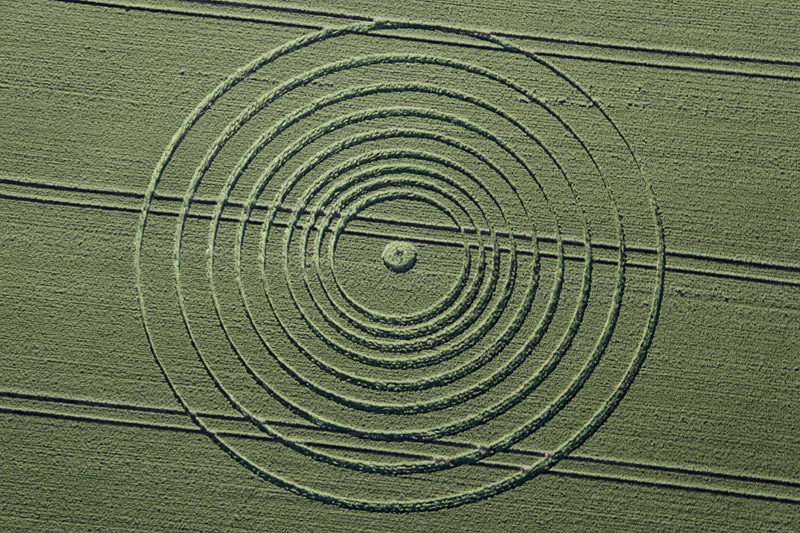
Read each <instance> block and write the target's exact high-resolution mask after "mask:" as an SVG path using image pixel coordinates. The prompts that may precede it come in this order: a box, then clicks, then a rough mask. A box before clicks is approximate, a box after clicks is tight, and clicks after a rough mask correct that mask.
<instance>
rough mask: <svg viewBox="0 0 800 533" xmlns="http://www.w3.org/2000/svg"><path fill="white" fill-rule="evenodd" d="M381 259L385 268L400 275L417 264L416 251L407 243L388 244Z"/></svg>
mask: <svg viewBox="0 0 800 533" xmlns="http://www.w3.org/2000/svg"><path fill="white" fill-rule="evenodd" d="M381 257H383V264H384V265H386V268H388V269H389V270H391V271H392V272H396V273H398V274H400V273H402V272H408V271H409V270H411V269H412V268H414V265H415V264H417V249H416V248H415V247H414V245H413V244H411V243H409V242H390V243H389V244H387V245H386V248H384V249H383V254H382V256H381Z"/></svg>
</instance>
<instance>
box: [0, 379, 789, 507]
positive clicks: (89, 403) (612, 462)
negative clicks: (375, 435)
mask: <svg viewBox="0 0 800 533" xmlns="http://www.w3.org/2000/svg"><path fill="white" fill-rule="evenodd" d="M0 398H10V399H19V400H28V401H36V402H40V403H57V404H64V405H77V406H83V407H97V408H105V409H116V410H122V411H135V412H140V413H148V414H165V415H174V416H181V417H184V416H186V413H185V412H184V411H182V410H180V409H170V408H165V407H153V406H141V405H133V404H124V403H117V402H106V401H98V400H89V399H83V398H69V397H60V396H52V395H43V394H32V393H25V392H19V391H10V390H5V391H2V390H0ZM4 410H20V411H25V410H24V409H19V408H16V407H2V406H0V412H3V411H4ZM28 411H31V412H33V413H46V414H52V415H53V416H66V417H81V418H82V419H83V418H85V419H87V421H92V420H94V419H95V418H99V419H100V420H111V421H117V422H119V423H120V424H122V425H128V424H134V425H142V426H144V427H152V426H155V429H161V428H163V427H164V425H163V424H155V423H148V422H140V421H130V420H119V419H107V418H103V417H93V416H90V415H76V414H67V413H54V412H51V411H37V410H28ZM197 414H198V416H200V417H201V418H208V419H214V420H224V421H231V422H247V420H246V419H245V418H244V417H242V416H240V415H227V414H220V413H197ZM264 422H265V423H267V424H270V425H274V426H279V427H286V428H292V429H300V430H309V431H315V432H319V433H329V434H343V435H348V433H346V432H343V431H336V430H333V429H328V428H322V427H319V426H315V425H312V424H307V423H303V422H288V421H281V420H265V421H264ZM101 423H102V422H101ZM109 423H111V422H109ZM176 427H180V428H181V429H180V430H181V431H193V430H196V431H198V432H199V430H198V429H196V428H185V427H182V426H176ZM219 433H224V432H219ZM237 433H239V434H240V435H241V436H242V437H243V438H266V440H273V439H271V438H270V437H267V436H265V435H257V434H247V433H242V432H237ZM426 443H427V444H434V445H440V446H448V447H454V448H468V449H478V448H480V447H479V446H477V445H473V444H469V443H464V442H459V441H451V440H447V439H435V440H431V441H426ZM306 444H309V443H308V442H307V443H306ZM310 444H314V443H313V442H311V443H310ZM332 446H338V447H340V448H341V449H347V450H350V451H356V452H366V453H371V452H372V451H373V449H372V448H361V447H357V446H347V445H332ZM380 453H383V454H384V455H386V454H390V455H394V454H398V453H402V454H403V455H404V456H405V455H408V454H410V452H408V453H406V452H395V451H389V450H382V451H381V452H380ZM503 453H507V454H510V455H519V456H532V457H545V456H546V454H545V453H544V452H540V451H533V450H521V449H516V448H513V447H512V448H511V449H509V450H507V451H506V452H503ZM398 456H399V455H398ZM418 458H420V459H427V460H430V459H431V458H430V457H428V456H425V455H421V454H420V456H419V457H418ZM564 460H565V461H573V462H580V463H586V464H597V465H603V466H616V467H621V468H631V469H639V470H650V471H657V472H663V473H673V474H685V475H690V476H700V477H707V478H715V479H723V480H729V481H737V482H746V483H759V484H763V485H771V486H780V487H787V488H793V489H800V481H794V480H787V479H776V478H767V477H761V476H752V475H743V474H734V473H729V472H720V471H713V470H699V469H694V468H686V467H678V466H668V465H659V464H654V463H643V462H636V461H623V460H618V459H607V458H600V457H593V456H586V455H580V454H579V453H573V454H570V455H569V456H568V457H566V458H565V459H564ZM477 464H481V463H480V462H479V463H477ZM505 466H506V467H509V469H513V470H519V469H520V467H518V466H515V465H505ZM797 503H800V500H798V501H797Z"/></svg>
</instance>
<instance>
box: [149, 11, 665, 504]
mask: <svg viewBox="0 0 800 533" xmlns="http://www.w3.org/2000/svg"><path fill="white" fill-rule="evenodd" d="M396 28H415V29H420V30H429V31H443V30H442V29H441V28H436V27H430V26H427V25H424V24H400V23H389V22H376V23H365V24H356V25H353V26H348V27H346V28H342V29H337V30H323V31H322V32H319V33H315V34H311V35H309V36H306V37H304V38H301V39H298V40H296V41H293V42H291V43H289V44H288V45H286V46H283V47H280V48H278V49H276V50H275V51H273V53H271V54H268V55H266V56H262V57H261V58H259V59H258V60H256V61H254V62H253V63H251V64H249V65H247V66H246V67H244V68H242V69H240V70H239V71H237V72H236V73H235V74H234V75H232V76H231V77H230V78H228V80H226V81H225V82H223V84H221V85H220V86H219V87H218V88H217V90H215V91H214V92H212V93H211V94H210V95H209V96H208V97H207V98H206V99H205V100H204V101H203V102H202V103H201V104H200V105H199V106H198V108H197V109H196V110H195V113H193V114H192V115H191V116H190V117H189V118H188V119H187V120H186V122H184V125H183V127H182V128H181V129H180V130H179V132H178V133H177V134H176V136H175V137H174V138H173V143H172V144H171V145H170V147H168V148H167V149H166V150H165V152H164V154H163V156H162V158H161V161H160V162H159V165H158V166H157V168H156V170H155V172H154V176H153V180H152V181H151V183H150V185H149V186H148V190H147V192H146V194H145V199H144V204H143V208H142V213H141V217H140V225H139V226H138V227H137V232H136V238H135V247H136V248H135V254H134V267H135V271H136V282H137V290H138V295H139V301H140V308H141V311H142V320H143V324H144V326H145V329H146V332H147V336H148V340H149V341H150V346H151V349H152V352H153V355H154V358H155V359H156V362H157V364H158V366H159V368H160V369H161V370H162V372H163V373H164V376H165V379H166V380H167V382H168V383H169V385H170V387H171V388H172V390H173V393H174V394H175V396H176V399H177V400H178V401H179V403H180V404H181V405H182V406H183V408H184V410H185V411H186V412H187V414H188V415H189V416H190V417H191V418H192V420H194V421H195V423H197V424H198V426H199V427H200V429H201V430H202V431H203V432H205V433H206V434H208V435H209V437H211V438H212V440H214V441H215V442H216V443H217V444H218V445H219V446H220V447H221V448H223V449H224V450H226V451H228V453H232V454H234V456H235V452H233V451H232V450H231V449H230V448H229V447H228V446H227V445H226V444H224V443H222V442H221V441H219V439H218V438H216V437H215V435H214V433H213V432H212V431H210V430H209V429H208V428H207V427H206V426H205V424H204V423H203V422H202V420H200V419H199V418H198V417H197V416H196V415H195V414H194V413H193V411H192V410H191V409H190V408H189V406H188V405H187V404H186V403H185V401H184V400H183V399H182V397H181V396H180V394H179V393H178V392H177V389H176V388H175V386H174V383H173V382H172V380H171V379H170V377H169V374H168V372H167V371H166V368H165V367H164V365H163V364H162V362H161V360H160V359H159V356H158V354H157V353H156V350H155V347H154V345H153V343H152V335H151V331H150V327H149V324H148V319H147V312H146V307H145V303H144V295H143V287H142V278H141V246H142V241H143V237H144V230H145V225H146V219H147V215H148V211H149V206H150V203H151V201H152V198H153V195H154V193H155V189H156V187H157V184H158V181H159V179H160V176H161V173H162V172H163V169H164V168H165V167H166V164H167V163H168V162H169V160H170V159H171V158H172V155H173V154H174V150H175V148H176V147H177V145H178V144H179V143H180V140H181V138H182V137H183V135H185V133H186V131H188V129H189V128H191V126H192V124H193V123H194V122H196V120H197V119H198V118H199V116H200V115H202V113H203V112H204V111H205V110H206V109H207V108H208V107H210V105H211V104H213V102H214V101H215V100H216V99H217V98H219V96H221V94H222V93H224V92H225V91H226V90H227V89H229V88H231V87H232V86H233V85H235V84H236V83H238V82H239V81H241V79H243V78H244V77H245V76H246V75H248V74H249V72H248V69H251V70H250V71H252V70H255V69H256V68H259V67H260V66H263V64H266V63H268V62H269V61H271V60H274V59H276V58H277V57H280V56H281V55H284V54H285V53H288V52H289V51H291V50H290V48H292V47H297V46H305V45H307V44H311V43H312V42H315V41H318V40H321V39H327V38H330V37H333V36H337V35H343V34H346V33H354V32H358V33H365V32H370V31H374V30H378V29H396ZM448 31H450V30H448ZM452 31H453V32H454V33H459V34H462V35H466V36H471V37H475V38H477V39H480V40H484V41H489V42H493V43H495V44H498V45H500V46H502V47H503V48H506V49H508V50H510V51H512V52H517V53H522V54H524V55H527V56H528V57H530V58H531V59H532V60H534V61H535V62H537V63H539V64H541V65H543V66H545V67H546V68H548V69H549V70H551V71H552V72H554V73H555V74H556V75H558V76H560V77H562V78H563V79H564V80H565V81H567V82H568V83H569V84H570V85H572V86H573V87H574V88H576V89H577V90H579V91H580V92H581V93H582V94H583V95H584V96H586V98H588V99H589V100H590V101H592V102H594V103H595V105H597V102H595V101H594V100H593V99H592V98H591V97H590V96H589V95H588V94H587V93H586V92H585V91H584V90H583V89H582V88H581V87H580V86H579V85H577V84H576V83H575V82H574V81H572V80H571V79H570V78H568V77H566V76H565V75H564V74H563V73H561V72H560V71H558V70H557V69H555V67H552V66H551V65H550V64H549V63H546V62H545V61H544V60H542V59H541V58H539V57H537V56H535V55H532V54H528V53H526V52H525V51H523V50H521V49H519V48H518V47H516V46H515V45H512V44H510V43H507V42H505V41H504V40H502V39H499V38H497V37H494V36H491V35H487V34H481V33H475V32H470V31H465V30H452ZM259 63H261V64H259ZM598 109H600V110H601V112H602V114H603V115H604V117H605V118H606V119H607V120H608V122H609V123H610V124H611V125H612V127H613V128H614V129H615V130H616V132H617V134H618V135H619V136H620V137H621V139H622V141H623V142H624V143H625V145H626V148H627V149H628V151H629V152H630V154H631V157H633V159H634V161H636V159H635V156H634V155H633V152H632V151H631V149H630V145H629V144H628V143H627V141H626V140H625V138H624V136H622V134H621V132H620V131H619V129H618V128H617V126H616V125H615V124H614V123H613V121H611V119H610V117H608V115H607V114H606V113H605V111H603V110H602V108H600V107H599V106H598ZM637 166H638V162H637ZM639 171H640V173H641V168H640V167H639ZM641 176H642V178H643V180H644V182H645V185H646V187H647V189H648V193H649V195H650V197H651V203H652V207H653V214H654V218H655V221H656V227H657V240H658V249H657V252H658V263H657V268H656V284H655V285H656V286H655V288H654V294H653V305H652V307H651V315H650V319H649V321H648V326H647V327H646V328H645V332H644V336H643V338H642V341H641V342H640V345H639V349H638V350H637V354H636V357H635V358H634V361H633V362H632V363H631V365H630V366H629V368H628V371H627V373H626V376H625V378H623V380H622V382H621V383H620V386H619V387H618V388H617V391H616V392H615V394H613V395H612V397H611V398H610V399H609V400H608V402H607V403H606V405H605V406H604V408H603V409H601V411H600V412H598V413H597V414H596V415H595V417H593V419H592V420H591V421H590V423H589V424H587V425H586V426H584V429H583V430H582V431H579V432H578V433H577V434H576V435H575V436H573V438H572V439H570V440H568V441H567V442H565V443H564V445H563V446H562V447H561V448H560V449H559V450H557V451H556V453H554V454H552V456H551V457H549V458H546V459H545V460H542V461H539V462H538V463H537V464H536V465H534V466H532V467H531V468H530V469H528V470H527V471H525V472H524V473H522V474H521V475H515V476H512V477H510V478H507V479H506V480H504V481H501V482H499V483H495V484H493V485H491V486H487V487H483V488H482V489H481V490H479V491H473V492H470V493H463V494H457V495H453V496H450V497H446V498H438V499H431V500H419V501H409V502H396V503H393V504H386V503H382V502H369V501H362V500H356V499H351V498H337V497H333V496H331V495H327V494H323V493H318V492H316V491H313V490H311V489H308V488H306V487H303V486H299V485H295V484H292V483H290V482H288V481H286V480H284V479H282V478H280V477H278V476H275V475H273V474H269V473H267V472H264V471H263V470H261V469H260V468H259V467H257V466H256V465H254V464H252V463H250V462H249V461H248V460H247V459H246V458H244V457H242V456H238V459H237V460H239V462H240V463H242V464H243V465H244V466H246V467H247V468H248V469H250V470H251V471H252V472H254V473H255V474H257V475H259V476H261V477H263V478H265V479H268V480H269V481H271V482H273V483H275V484H276V485H278V486H282V487H284V488H286V489H288V490H291V491H293V492H296V493H299V494H303V495H304V496H307V497H309V498H314V499H319V500H322V501H327V502H329V503H336V504H338V505H342V506H345V507H349V508H357V509H369V510H375V511H395V512H399V511H415V510H433V509H440V508H443V507H451V506H454V505H460V504H464V503H468V502H471V501H477V500H480V499H484V498H486V497H489V496H493V495H495V494H499V493H500V492H503V491H505V490H508V489H510V488H512V487H515V486H518V485H519V484H521V483H522V482H524V481H526V480H527V479H529V478H531V477H534V476H535V475H537V474H538V473H540V472H542V471H544V470H546V469H548V468H550V467H552V465H553V464H555V463H556V462H557V461H558V460H560V459H561V458H563V456H565V455H566V454H567V453H569V452H570V451H572V450H573V449H574V448H576V447H577V446H578V445H579V444H580V443H581V442H583V440H585V438H587V437H588V436H589V435H590V434H591V433H593V432H594V431H595V430H596V429H597V427H599V426H600V425H601V424H602V422H603V421H604V420H605V418H606V417H607V416H608V414H610V412H611V411H612V410H613V408H614V407H616V405H617V403H618V402H619V400H621V398H622V396H624V394H625V392H626V391H627V389H628V387H629V386H630V382H631V381H632V380H633V378H634V377H635V375H636V372H638V369H639V368H640V366H641V363H642V362H643V359H644V356H645V354H646V351H647V349H648V348H649V345H650V342H651V340H652V334H653V332H654V330H655V324H656V322H657V320H658V313H659V310H660V304H661V297H662V294H663V266H664V252H665V248H664V242H663V239H664V235H663V227H662V225H661V220H660V214H659V212H658V207H657V205H656V203H655V198H654V196H653V191H652V187H651V186H650V184H649V181H647V179H646V177H645V176H644V175H643V174H641Z"/></svg>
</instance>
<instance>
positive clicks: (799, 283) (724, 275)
mask: <svg viewBox="0 0 800 533" xmlns="http://www.w3.org/2000/svg"><path fill="white" fill-rule="evenodd" d="M13 181H19V180H15V179H8V178H5V177H0V183H10V182H13ZM36 187H37V188H47V187H46V186H43V184H41V183H39V184H37V186H36ZM55 188H56V189H64V190H75V191H77V190H79V189H80V188H78V187H75V186H61V185H59V186H56V187H55ZM118 192H119V193H120V195H121V196H129V195H130V194H131V192H130V191H113V190H106V191H105V193H107V194H109V195H111V196H114V195H116V194H117V193H118ZM87 193H88V194H103V192H102V190H101V189H88V191H87ZM139 197H140V198H143V195H140V196H139ZM0 198H6V199H10V200H16V201H28V202H34V203H39V204H46V205H63V206H67V207H78V208H94V209H100V210H107V211H118V212H125V213H141V207H134V206H124V205H119V204H113V203H106V202H97V201H78V200H72V199H67V198H56V197H49V198H45V197H40V196H36V195H26V194H20V193H16V194H12V193H8V192H3V191H0ZM156 198H157V199H162V200H177V199H179V198H178V197H177V196H176V197H170V196H164V195H157V196H156ZM195 202H197V203H211V202H212V201H211V200H195ZM260 209H262V210H265V209H267V207H265V206H260ZM278 210H279V211H282V212H285V213H292V212H293V211H292V210H291V209H290V208H286V207H279V208H278ZM149 212H150V214H152V215H157V216H165V217H174V216H178V213H177V212H171V211H163V210H158V209H151V210H150V211H149ZM187 217H188V218H192V219H201V220H203V219H205V220H210V219H211V218H212V216H211V215H208V214H201V213H192V212H189V213H188V214H187ZM355 219H356V220H360V218H359V217H356V218H355ZM220 220H221V221H224V222H233V223H238V222H241V219H240V218H239V217H229V216H224V215H223V216H221V217H220ZM366 220H368V221H378V220H382V222H383V223H384V224H386V225H388V226H404V225H414V224H415V223H405V222H399V221H394V220H388V219H376V218H367V219H366ZM248 223H250V224H262V223H263V222H262V221H260V220H257V219H254V218H251V219H248ZM273 226H275V227H280V228H286V227H288V224H287V223H283V222H279V221H275V222H273ZM295 227H296V228H297V229H300V230H302V229H305V226H303V225H301V224H297V225H296V226H295ZM445 228H447V231H448V232H449V231H450V230H452V229H453V228H448V227H445ZM456 231H457V230H456ZM345 233H347V234H350V235H358V236H363V237H370V238H396V237H394V236H390V235H385V234H380V233H376V232H369V231H360V230H357V229H352V228H350V229H346V230H345ZM474 233H475V232H474V231H473V234H474ZM485 234H486V235H488V234H489V233H488V232H486V233H485ZM498 235H499V234H498ZM514 237H515V238H517V237H520V236H519V235H517V234H515V235H514ZM525 237H526V238H527V240H529V241H532V237H531V236H525ZM403 238H404V239H406V240H408V241H410V242H416V243H420V244H431V245H436V246H450V247H458V248H460V247H462V246H463V245H462V243H460V242H458V241H448V240H442V239H433V238H422V237H403ZM538 240H539V241H540V242H542V243H550V244H553V243H556V242H557V241H556V240H555V239H554V238H552V237H549V236H541V237H539V239H538ZM563 242H564V244H567V245H574V246H584V243H583V242H581V241H575V240H571V239H564V240H563ZM470 247H471V248H476V246H475V245H474V244H471V245H470ZM592 247H593V248H598V249H608V250H614V249H616V246H615V245H613V244H609V243H592ZM484 248H485V249H486V250H488V251H491V250H493V247H492V246H491V245H489V244H485V245H484ZM626 250H628V251H630V252H638V253H642V254H646V255H655V254H656V251H655V250H653V249H648V248H641V247H633V246H630V247H626ZM498 251H499V252H500V253H510V251H511V249H510V248H508V247H502V246H501V247H499V249H498ZM516 253H517V254H518V255H521V256H532V255H533V251H532V250H527V249H517V250H516ZM539 255H541V256H542V257H553V258H558V254H557V253H555V252H549V251H547V250H540V251H539ZM670 257H677V258H689V259H693V260H697V261H709V262H714V263H721V264H731V265H739V266H745V267H752V268H764V269H773V268H774V269H776V270H782V271H787V272H791V273H800V266H792V265H786V264H777V263H766V262H763V263H762V262H752V261H749V260H744V259H730V258H723V257H719V256H706V255H703V254H694V253H689V252H681V251H676V252H671V251H667V258H668V259H669V258H670ZM564 259H565V260H568V261H585V257H584V256H583V255H572V254H568V253H565V254H564ZM592 261H593V262H594V263H597V264H607V265H616V264H618V263H617V261H616V260H610V259H604V258H597V257H596V258H593V259H592ZM625 265H626V266H629V267H632V268H640V269H645V270H655V268H656V265H655V264H650V263H643V262H638V261H631V260H628V261H626V263H625ZM665 269H666V270H667V271H670V272H677V273H682V274H689V275H697V276H704V277H712V278H720V279H731V280H737V281H746V282H756V283H764V284H768V285H776V286H790V287H800V278H798V279H786V278H773V277H768V276H758V275H752V274H739V273H735V272H722V271H717V270H708V269H703V268H692V267H685V266H675V265H670V264H667V265H666V266H665Z"/></svg>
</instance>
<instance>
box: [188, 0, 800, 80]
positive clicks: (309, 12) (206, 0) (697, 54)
mask: <svg viewBox="0 0 800 533" xmlns="http://www.w3.org/2000/svg"><path fill="white" fill-rule="evenodd" d="M179 2H183V3H187V4H203V5H219V6H222V7H239V8H246V9H257V10H262V11H275V12H278V13H288V14H296V15H304V16H316V17H327V18H334V19H345V20H351V21H353V22H370V21H373V20H375V19H374V18H373V17H367V16H364V15H356V14H352V13H345V12H331V11H322V10H319V9H309V8H303V7H297V6H292V7H289V6H277V5H268V4H254V3H252V2H242V1H239V0H179ZM381 20H384V19H383V18H381ZM385 20H391V19H385ZM432 26H434V27H436V28H440V29H442V30H443V31H454V30H457V31H475V32H478V33H485V34H489V35H495V36H498V37H507V38H510V39H520V40H525V41H536V42H544V43H553V44H564V45H571V46H586V47H590V48H603V49H609V50H622V51H626V52H643V53H651V54H663V55H668V56H682V57H690V58H699V59H711V60H722V61H739V62H744V63H758V64H768V65H785V66H793V67H797V66H800V60H798V61H795V60H792V59H778V58H769V57H754V56H736V55H730V54H720V53H712V52H701V51H697V50H678V49H668V48H658V47H649V46H641V45H628V44H615V43H603V42H599V41H587V40H581V39H564V38H559V37H549V36H545V35H532V34H529V33H519V32H503V31H494V30H479V29H475V28H465V27H462V26H454V25H445V24H433V25H432Z"/></svg>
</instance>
